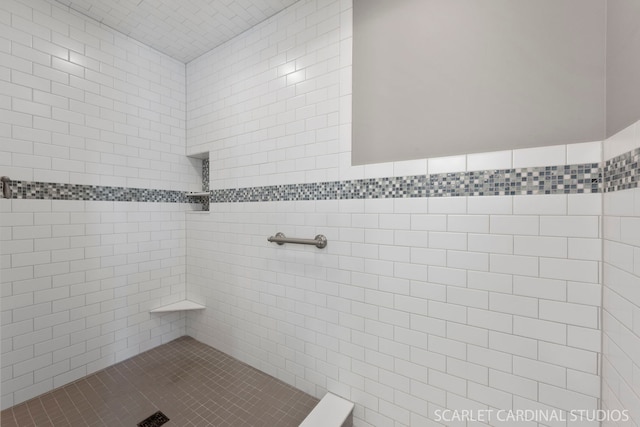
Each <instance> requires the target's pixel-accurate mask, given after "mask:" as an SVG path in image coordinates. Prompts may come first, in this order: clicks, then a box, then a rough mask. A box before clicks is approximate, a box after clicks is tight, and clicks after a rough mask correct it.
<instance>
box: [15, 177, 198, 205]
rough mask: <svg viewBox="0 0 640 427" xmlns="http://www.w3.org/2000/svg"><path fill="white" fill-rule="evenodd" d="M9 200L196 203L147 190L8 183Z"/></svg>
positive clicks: (192, 199)
mask: <svg viewBox="0 0 640 427" xmlns="http://www.w3.org/2000/svg"><path fill="white" fill-rule="evenodd" d="M11 189H12V190H13V194H12V198H13V199H43V200H100V201H113V202H163V203H198V200H196V198H195V197H189V196H186V195H185V194H184V191H175V190H152V189H147V188H128V187H107V186H99V185H81V184H61V183H55V182H38V181H11Z"/></svg>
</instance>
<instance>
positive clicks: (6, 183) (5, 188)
mask: <svg viewBox="0 0 640 427" xmlns="http://www.w3.org/2000/svg"><path fill="white" fill-rule="evenodd" d="M0 182H2V196H3V197H4V198H5V199H10V198H11V185H10V184H11V178H9V177H8V176H3V177H2V178H0Z"/></svg>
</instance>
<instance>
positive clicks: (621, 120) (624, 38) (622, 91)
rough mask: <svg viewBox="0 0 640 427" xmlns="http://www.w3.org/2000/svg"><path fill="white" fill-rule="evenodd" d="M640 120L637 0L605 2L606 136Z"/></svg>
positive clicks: (639, 35)
mask: <svg viewBox="0 0 640 427" xmlns="http://www.w3.org/2000/svg"><path fill="white" fill-rule="evenodd" d="M638 119H640V1H638V0H608V2H607V136H611V135H614V134H615V133H617V132H618V131H620V130H622V129H624V128H626V127H627V126H629V125H631V124H633V123H635V122H636V121H638Z"/></svg>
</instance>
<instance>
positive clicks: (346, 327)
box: [0, 0, 640, 427]
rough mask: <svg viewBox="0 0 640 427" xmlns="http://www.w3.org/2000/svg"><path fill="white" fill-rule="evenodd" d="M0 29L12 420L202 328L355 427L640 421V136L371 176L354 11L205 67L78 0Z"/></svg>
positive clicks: (394, 166)
mask: <svg viewBox="0 0 640 427" xmlns="http://www.w3.org/2000/svg"><path fill="white" fill-rule="evenodd" d="M0 25H1V27H0V28H1V31H2V32H1V33H0V36H1V37H0V57H1V61H0V110H1V111H0V113H1V114H0V117H1V119H0V138H1V140H0V141H1V144H2V156H0V167H1V172H0V175H6V176H9V177H10V178H11V180H12V182H11V188H12V193H13V194H12V198H11V199H4V198H3V199H0V209H1V215H2V217H1V224H0V239H2V240H1V246H0V248H1V251H0V252H1V255H0V262H1V268H2V270H1V281H2V288H1V292H2V293H1V296H2V300H1V310H2V318H1V321H2V336H1V339H2V341H1V345H2V409H6V408H9V407H11V406H13V405H16V404H19V403H21V402H24V401H26V400H28V399H31V398H33V397H36V396H39V395H41V394H43V393H46V392H49V391H51V390H53V389H54V388H57V387H60V386H63V385H65V384H69V383H71V382H73V381H75V380H78V379H80V378H83V377H85V376H87V375H89V374H92V373H95V372H98V371H100V370H101V369H104V368H107V367H109V366H112V365H113V364H115V363H118V362H121V361H123V360H126V359H128V358H130V357H132V356H135V355H138V354H140V353H142V352H145V351H147V350H150V349H152V348H155V347H157V346H160V345H162V344H164V343H167V342H169V341H172V340H175V339H176V338H179V337H182V336H185V335H188V336H191V337H193V338H195V339H196V340H198V341H200V342H201V343H204V344H207V345H210V346H212V347H214V348H215V349H218V350H220V351H222V352H224V353H226V354H228V355H231V356H233V357H235V358H237V359H239V360H240V361H243V362H245V363H247V364H249V365H251V366H253V367H255V368H257V369H259V370H261V371H263V372H265V373H267V374H269V375H272V376H274V377H276V378H278V379H280V380H282V381H284V382H286V383H288V384H290V385H292V386H294V387H296V388H298V389H300V390H302V391H304V392H306V393H308V394H310V395H312V396H314V397H317V398H320V397H322V396H323V395H324V394H325V393H326V392H331V393H334V394H336V395H339V396H341V397H343V398H345V399H347V400H350V401H352V402H354V403H355V409H354V425H356V426H376V427H378V426H423V425H424V426H432V425H433V426H437V425H510V424H509V423H506V424H504V423H503V424H500V423H499V422H498V421H497V420H495V419H494V420H493V421H492V422H489V421H486V420H484V421H477V422H471V421H468V420H466V421H465V420H461V421H460V420H458V421H451V422H447V421H446V420H443V419H442V415H443V414H444V413H446V412H443V411H445V410H450V412H449V413H453V411H462V410H468V411H471V412H473V411H476V412H475V413H476V414H479V413H480V412H478V411H482V410H495V411H497V410H513V411H516V410H530V411H538V412H536V413H537V414H541V413H558V414H560V413H563V414H565V416H566V415H567V413H568V412H567V411H569V413H570V411H572V410H585V411H589V412H590V413H592V414H593V413H595V412H594V411H596V410H598V409H601V410H603V411H604V412H603V413H605V414H612V413H614V411H618V412H624V413H625V414H626V415H627V416H628V418H629V420H627V421H616V420H615V419H605V420H602V423H601V424H602V425H603V426H605V425H607V426H609V425H624V426H638V425H640V322H639V321H638V319H639V318H640V317H639V316H640V218H639V216H640V190H639V189H638V188H637V182H638V175H639V172H638V171H639V168H638V158H639V156H640V125H639V124H632V125H631V126H629V127H627V128H626V129H624V130H622V131H621V132H619V133H617V134H615V135H614V136H612V137H610V138H609V139H607V140H605V141H585V142H582V143H576V144H563V141H558V145H554V146H548V147H540V148H529V149H518V150H505V151H499V152H489V153H469V154H464V155H458V156H452V157H445V158H429V159H419V160H409V161H399V162H389V163H379V164H370V165H364V166H352V165H351V126H350V124H351V94H352V90H351V65H352V63H351V46H352V4H351V1H349V0H300V1H298V2H297V3H295V4H293V5H292V6H290V7H288V8H287V9H285V10H283V11H282V12H280V13H278V14H276V15H274V16H272V17H271V18H269V19H268V20H266V21H264V22H262V23H260V24H258V25H256V26H254V27H253V28H251V29H250V30H248V31H246V32H244V33H242V34H241V35H239V36H237V37H235V38H233V39H232V40H230V41H229V42H227V43H225V44H223V45H221V46H219V47H218V48H216V49H214V50H212V51H211V52H209V53H206V54H205V55H202V56H201V57H198V58H196V59H195V60H193V61H191V62H188V63H187V64H186V65H185V64H184V63H182V62H179V61H177V60H174V59H171V58H169V57H168V56H166V55H164V54H161V53H159V52H158V51H156V50H154V49H152V48H150V47H148V46H145V45H143V44H141V43H139V42H137V41H134V40H133V39H131V38H129V37H127V36H125V35H123V34H121V33H118V32H117V31H115V30H112V29H111V28H109V27H107V26H105V25H101V24H100V23H98V22H96V21H94V20H92V19H90V18H87V17H85V16H83V15H81V14H79V13H77V12H74V11H73V10H70V9H69V8H68V7H65V6H63V5H61V4H59V3H57V2H54V1H47V0H29V1H18V0H4V1H3V2H2V8H1V9H0ZM211 141H215V142H211ZM203 164H204V168H203ZM203 170H204V171H206V172H205V173H204V175H205V177H206V175H207V174H208V175H209V178H208V180H205V181H206V182H205V183H204V184H205V185H203V182H202V178H203ZM203 190H205V191H209V194H210V196H208V199H209V200H208V202H209V204H208V210H202V208H203V203H202V202H203V199H202V198H193V197H188V196H187V195H186V192H200V191H203ZM206 199H207V198H204V202H205V204H204V205H205V206H206V202H207V200H206ZM276 232H283V233H285V234H286V235H287V236H297V237H303V238H304V237H309V238H311V237H313V236H315V235H317V234H324V235H325V236H326V237H327V239H328V245H327V247H326V248H325V249H317V248H315V247H311V246H299V245H291V244H286V245H283V246H279V245H276V244H273V243H269V242H267V237H269V236H271V235H274V234H275V233H276ZM185 299H188V300H190V301H193V302H195V303H197V304H200V305H203V306H204V307H205V309H204V310H193V311H175V312H166V313H150V310H152V309H155V308H157V307H160V306H164V305H167V304H170V303H174V302H177V301H181V300H185ZM599 424H600V423H599V422H598V421H585V420H582V422H581V423H572V422H570V421H569V420H566V421H558V420H555V421H551V422H548V423H547V422H541V423H540V425H552V426H556V425H558V426H560V425H599ZM511 425H513V424H511ZM523 425H535V422H532V423H531V422H530V423H526V422H523Z"/></svg>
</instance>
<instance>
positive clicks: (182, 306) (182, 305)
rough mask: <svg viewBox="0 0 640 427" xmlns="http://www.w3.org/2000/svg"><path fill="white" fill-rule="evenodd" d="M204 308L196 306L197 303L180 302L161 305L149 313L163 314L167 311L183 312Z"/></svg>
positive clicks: (199, 305) (200, 305) (203, 307)
mask: <svg viewBox="0 0 640 427" xmlns="http://www.w3.org/2000/svg"><path fill="white" fill-rule="evenodd" d="M204 309H205V306H204V305H202V304H198V303H197V302H193V301H189V300H182V301H178V302H174V303H172V304H168V305H163V306H162V307H158V308H154V309H153V310H151V311H150V313H164V312H169V311H183V310H204Z"/></svg>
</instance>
